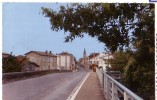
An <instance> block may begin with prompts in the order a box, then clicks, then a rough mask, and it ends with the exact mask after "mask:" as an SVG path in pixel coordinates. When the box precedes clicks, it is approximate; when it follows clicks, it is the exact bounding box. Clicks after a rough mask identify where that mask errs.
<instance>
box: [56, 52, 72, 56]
mask: <svg viewBox="0 0 157 100" xmlns="http://www.w3.org/2000/svg"><path fill="white" fill-rule="evenodd" d="M58 55H69V56H73V55H72V54H70V53H68V52H62V53H59V54H58Z"/></svg>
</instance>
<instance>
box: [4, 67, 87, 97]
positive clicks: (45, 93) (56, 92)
mask: <svg viewBox="0 0 157 100" xmlns="http://www.w3.org/2000/svg"><path fill="white" fill-rule="evenodd" d="M80 69H81V68H80ZM87 73H88V72H87V71H85V70H83V69H81V70H79V71H78V72H67V73H55V74H49V75H45V76H41V77H37V78H31V79H26V80H22V81H17V82H12V83H9V84H4V85H3V86H2V89H3V100H66V99H67V97H68V96H69V95H70V93H71V92H72V91H73V89H74V88H75V87H76V86H77V85H78V83H79V82H80V81H81V80H82V79H83V78H84V76H85V75H86V74H87Z"/></svg>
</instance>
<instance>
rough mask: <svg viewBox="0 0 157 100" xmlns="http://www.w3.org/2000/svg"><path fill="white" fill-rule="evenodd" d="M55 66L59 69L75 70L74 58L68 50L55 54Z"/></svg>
mask: <svg viewBox="0 0 157 100" xmlns="http://www.w3.org/2000/svg"><path fill="white" fill-rule="evenodd" d="M57 66H58V69H61V70H75V69H76V68H75V58H74V56H73V55H72V54H70V53H68V52H62V53H60V54H57Z"/></svg>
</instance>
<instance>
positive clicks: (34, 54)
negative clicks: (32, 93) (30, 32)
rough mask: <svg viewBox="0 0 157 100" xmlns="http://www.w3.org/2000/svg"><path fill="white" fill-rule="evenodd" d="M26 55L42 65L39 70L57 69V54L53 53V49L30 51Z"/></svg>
mask: <svg viewBox="0 0 157 100" xmlns="http://www.w3.org/2000/svg"><path fill="white" fill-rule="evenodd" d="M25 55H26V58H28V59H29V60H30V61H31V62H34V63H36V64H37V65H39V66H40V68H39V70H52V69H57V56H56V55H54V54H52V52H51V51H49V52H48V51H47V50H46V51H45V52H41V51H30V52H28V53H26V54H25Z"/></svg>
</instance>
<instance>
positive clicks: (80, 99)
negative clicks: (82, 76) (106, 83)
mask: <svg viewBox="0 0 157 100" xmlns="http://www.w3.org/2000/svg"><path fill="white" fill-rule="evenodd" d="M75 100H105V98H104V95H103V91H102V89H101V87H100V82H99V79H98V76H97V75H96V73H95V72H90V74H89V76H88V78H87V80H86V81H85V82H84V84H83V86H82V87H81V89H80V91H79V92H78V94H77V95H76V98H75Z"/></svg>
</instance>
